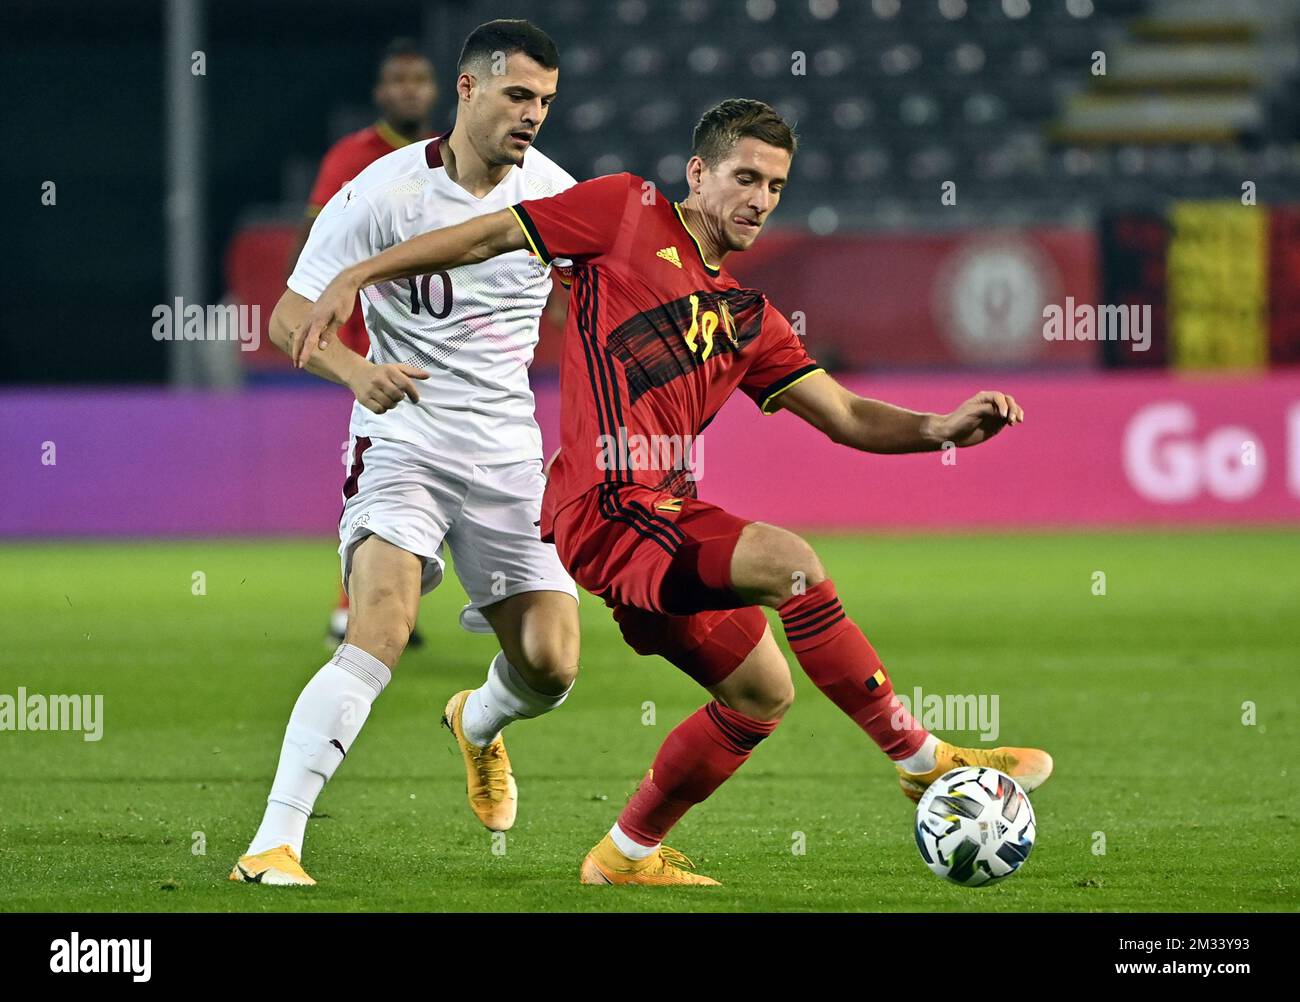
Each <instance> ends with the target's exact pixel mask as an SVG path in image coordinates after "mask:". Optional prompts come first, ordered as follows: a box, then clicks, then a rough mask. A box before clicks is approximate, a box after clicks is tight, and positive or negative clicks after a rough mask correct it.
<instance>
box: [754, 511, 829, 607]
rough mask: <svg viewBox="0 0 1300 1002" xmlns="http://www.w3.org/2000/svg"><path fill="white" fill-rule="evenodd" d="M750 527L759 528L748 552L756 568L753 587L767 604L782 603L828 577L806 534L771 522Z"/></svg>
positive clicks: (758, 597) (760, 600)
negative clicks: (799, 534) (805, 536)
mask: <svg viewBox="0 0 1300 1002" xmlns="http://www.w3.org/2000/svg"><path fill="white" fill-rule="evenodd" d="M750 528H754V529H757V530H758V531H756V532H755V533H754V534H753V536H752V538H751V541H750V547H749V551H748V554H747V562H748V563H749V564H750V565H751V566H752V567H753V568H754V570H753V572H751V575H750V576H751V578H752V589H751V591H752V593H753V596H754V597H755V598H756V599H757V600H758V601H759V602H761V603H762V604H763V605H768V606H773V607H775V606H779V605H780V604H781V603H782V602H784V601H785V600H786V599H788V598H789V597H790V596H791V595H796V594H799V593H800V591H801V590H802V589H805V588H812V587H815V586H816V585H819V584H821V583H822V582H823V581H825V580H826V569H825V568H824V567H823V566H822V562H821V560H820V559H818V557H817V553H816V551H815V550H814V549H813V548H812V546H811V544H809V543H808V541H807V540H805V539H804V538H803V537H801V536H798V535H796V534H795V533H793V532H790V531H789V530H787V529H781V528H778V527H776V526H771V525H763V526H757V525H756V526H751V527H750ZM746 531H747V532H748V529H747V530H746Z"/></svg>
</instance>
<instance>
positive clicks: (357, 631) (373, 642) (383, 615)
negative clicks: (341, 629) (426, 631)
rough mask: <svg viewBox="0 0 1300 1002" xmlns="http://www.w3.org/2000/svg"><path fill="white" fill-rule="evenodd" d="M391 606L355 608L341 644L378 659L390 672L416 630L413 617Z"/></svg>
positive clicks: (355, 606)
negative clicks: (353, 647) (360, 650)
mask: <svg viewBox="0 0 1300 1002" xmlns="http://www.w3.org/2000/svg"><path fill="white" fill-rule="evenodd" d="M394 605H395V603H392V602H389V603H385V604H380V605H371V604H366V605H362V606H359V607H358V606H357V605H356V604H354V605H353V607H352V610H351V614H350V615H349V616H348V632H347V636H346V638H345V640H344V642H345V643H349V644H352V645H354V646H356V647H360V648H361V649H362V650H363V651H365V652H366V653H368V654H371V655H373V656H374V657H376V658H378V659H379V660H380V661H382V662H383V663H384V664H385V665H387V666H388V668H389V670H391V669H392V668H393V667H395V666H396V664H397V659H398V658H400V657H401V656H402V652H403V651H404V650H406V644H407V642H408V641H409V640H410V639H411V631H412V630H413V629H415V616H414V614H413V613H407V612H405V611H404V610H402V609H401V608H394Z"/></svg>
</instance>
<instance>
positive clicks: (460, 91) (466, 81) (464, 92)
mask: <svg viewBox="0 0 1300 1002" xmlns="http://www.w3.org/2000/svg"><path fill="white" fill-rule="evenodd" d="M476 83H478V81H477V80H476V79H475V78H474V74H473V73H462V74H461V75H460V76H458V77H457V78H456V96H457V97H459V98H460V99H461V100H462V101H468V100H469V99H470V97H471V96H472V95H473V93H474V85H475V84H476Z"/></svg>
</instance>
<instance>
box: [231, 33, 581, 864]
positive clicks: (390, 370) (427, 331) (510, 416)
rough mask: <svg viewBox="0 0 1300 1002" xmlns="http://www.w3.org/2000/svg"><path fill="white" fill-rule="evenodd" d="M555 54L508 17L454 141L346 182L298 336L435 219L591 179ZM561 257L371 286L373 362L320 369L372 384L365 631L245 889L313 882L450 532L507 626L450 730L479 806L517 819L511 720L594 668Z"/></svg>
mask: <svg viewBox="0 0 1300 1002" xmlns="http://www.w3.org/2000/svg"><path fill="white" fill-rule="evenodd" d="M557 67H558V55H557V53H556V49H555V45H554V43H553V42H552V41H551V40H550V38H548V37H547V36H546V34H545V33H544V32H542V31H540V30H539V29H537V28H536V27H534V26H533V25H531V24H529V23H527V22H526V21H518V20H504V21H492V22H489V23H487V24H484V25H481V26H480V27H478V28H476V29H475V30H474V31H473V32H472V33H471V34H470V36H469V38H468V39H467V40H466V42H465V46H464V49H463V50H462V52H461V57H460V61H459V63H458V66H457V70H458V74H459V75H458V78H457V81H456V93H457V111H456V123H455V127H454V128H453V129H452V130H451V132H450V133H449V134H447V135H444V136H439V137H435V138H434V139H431V140H428V141H427V142H419V143H413V144H411V145H409V146H406V147H403V148H402V149H400V150H397V151H395V152H393V153H390V154H388V155H387V156H384V157H381V158H380V159H379V160H376V161H375V162H374V163H373V164H371V165H370V166H369V167H367V168H366V169H365V170H363V171H362V172H361V173H360V174H359V175H357V177H356V178H355V179H354V180H353V181H352V182H351V183H350V184H347V185H345V186H344V187H343V188H342V189H341V190H340V191H339V192H338V194H336V195H335V196H334V197H333V198H331V199H330V200H329V202H328V203H327V204H326V206H325V208H324V209H323V210H322V212H321V213H320V216H319V217H318V218H317V220H316V224H315V226H313V227H312V232H311V236H310V238H309V239H308V241H307V244H306V246H305V247H304V248H303V252H302V255H301V256H300V257H299V259H298V263H297V267H296V268H295V269H294V272H293V274H292V275H291V276H290V278H289V281H288V290H287V291H286V292H285V293H284V296H283V297H282V298H281V299H280V302H279V304H278V305H277V306H276V308H275V312H274V313H273V314H272V316H271V323H270V334H271V338H272V340H273V341H274V342H275V343H276V345H278V346H279V347H280V348H281V349H282V350H285V351H288V350H289V345H290V343H291V338H292V334H293V331H294V330H295V328H297V327H298V325H299V324H300V323H302V322H303V320H304V319H305V318H306V317H307V314H308V311H309V310H310V308H311V305H312V303H313V301H314V300H315V299H316V298H317V297H318V296H319V295H320V293H321V290H323V289H324V288H325V286H326V284H327V283H328V282H329V280H330V279H331V278H333V277H334V275H335V274H337V273H338V272H339V271H340V270H341V269H342V268H344V267H346V266H348V265H351V264H353V263H355V262H357V261H361V260H364V259H365V258H368V257H370V256H371V255H373V254H375V253H377V252H379V251H381V250H383V249H384V248H386V247H391V246H393V245H394V244H397V243H400V242H401V241H402V240H405V239H407V238H408V237H411V236H415V235H416V234H419V233H423V232H425V231H426V230H431V229H436V228H439V227H444V226H450V225H452V224H455V223H459V222H462V221H464V220H467V219H470V218H471V217H474V216H479V215H484V214H488V213H492V212H497V211H499V210H501V209H504V208H506V207H508V206H510V205H513V204H515V203H516V202H519V201H521V200H522V199H526V198H540V197H543V196H546V195H551V194H556V193H558V192H560V191H563V190H564V189H566V188H568V187H570V186H572V185H573V184H574V179H573V178H572V177H570V176H569V175H568V174H566V173H565V172H564V171H563V170H561V169H560V168H559V167H558V166H556V165H555V164H554V163H552V162H551V161H550V160H548V159H547V158H546V157H544V156H542V154H541V153H540V152H539V151H537V150H535V149H532V144H533V141H534V140H535V139H536V136H537V131H538V129H539V128H540V127H541V125H542V122H543V121H544V120H545V118H546V115H547V110H548V108H549V106H550V103H551V101H552V100H553V98H554V96H555V89H556V82H557V79H558V68H557ZM550 289H551V277H550V267H549V266H548V265H547V264H545V263H544V262H542V261H541V260H540V259H538V258H537V257H536V256H534V255H532V254H530V253H528V252H526V251H520V252H519V253H517V254H511V255H507V256H503V257H498V258H494V259H492V260H491V261H487V262H484V263H483V264H475V265H469V266H466V267H463V268H455V269H453V270H451V271H446V272H437V273H435V274H432V275H423V276H420V277H419V278H414V279H410V280H405V279H404V280H402V281H400V282H384V283H381V284H379V285H376V286H373V287H371V288H368V289H366V290H365V291H364V293H363V294H362V297H361V299H362V308H363V311H364V314H365V320H366V327H367V328H368V329H369V332H370V345H371V347H370V352H369V355H368V356H367V357H366V358H362V357H361V356H360V355H357V354H356V353H354V352H352V351H351V350H350V349H348V348H347V347H345V346H344V345H342V344H341V343H340V342H339V341H338V340H337V339H336V340H335V341H334V342H333V343H332V344H331V345H330V348H329V349H328V350H326V351H323V352H318V353H317V354H316V355H315V356H314V357H313V358H312V360H311V363H310V365H309V366H308V368H309V370H310V371H311V372H313V373H315V374H316V375H319V376H323V377H324V378H326V379H330V380H333V381H334V382H337V383H343V384H345V385H346V386H348V387H349V388H350V389H351V390H352V391H353V393H354V394H355V395H356V398H357V399H356V402H355V403H354V404H353V409H352V421H351V445H350V457H349V464H350V470H349V475H348V478H347V481H346V483H345V485H344V490H343V494H344V507H343V513H342V515H341V518H340V523H339V537H340V546H339V554H340V556H341V558H342V568H343V580H344V583H345V585H346V587H347V589H348V592H349V595H350V597H351V606H352V613H351V616H350V619H349V622H348V630H347V636H346V637H345V639H344V642H343V643H342V644H341V645H340V646H339V648H338V650H337V651H336V652H335V653H334V656H333V657H332V658H330V660H329V662H328V663H326V664H325V666H324V667H322V668H321V669H320V670H319V671H318V672H317V673H316V674H315V675H314V676H313V677H312V679H311V680H310V681H309V682H308V683H307V686H306V688H304V689H303V691H302V694H301V695H300V696H299V697H298V701H297V702H296V703H295V704H294V708H293V712H292V714H291V715H290V717H289V725H288V727H287V729H286V731H285V736H284V743H283V746H282V748H281V751H280V762H279V767H278V768H277V770H276V774H275V780H274V782H273V783H272V786H271V793H270V796H269V797H268V798H267V808H266V813H265V815H264V817H263V819H262V824H261V826H260V827H259V828H258V830H257V833H256V835H255V836H254V837H253V840H252V842H251V843H250V845H249V847H248V852H247V853H246V854H245V855H244V856H242V857H241V858H240V859H239V861H238V862H237V863H236V865H235V868H234V870H233V871H232V872H231V874H230V879H231V880H239V881H247V882H252V883H262V884H312V883H314V882H315V881H313V880H312V878H311V877H309V876H308V875H307V873H306V872H305V871H304V870H303V868H302V865H301V855H302V842H303V836H304V834H305V831H306V825H307V819H308V817H309V816H310V815H311V811H312V807H313V805H314V803H315V801H316V797H317V796H318V794H319V793H320V791H321V789H322V788H323V787H324V785H325V783H326V781H328V780H329V778H330V777H331V776H332V775H333V774H334V771H335V770H336V769H337V768H338V766H339V764H340V763H341V762H342V761H343V758H344V757H345V756H346V755H347V753H348V752H349V751H350V750H351V748H352V746H353V742H354V741H355V740H356V738H357V734H358V733H359V732H360V730H361V726H362V725H363V724H364V723H365V721H366V718H367V717H368V716H369V714H370V709H371V704H372V703H373V702H374V700H375V698H376V697H377V696H378V695H379V694H380V693H381V692H382V691H383V689H384V686H385V685H386V684H387V683H388V681H389V679H390V678H391V672H392V670H393V667H394V666H395V665H396V663H397V660H398V657H399V656H400V655H401V653H402V650H403V648H404V647H405V646H406V642H407V639H408V637H409V636H410V633H411V629H412V627H413V626H414V624H415V618H416V612H417V609H418V606H419V601H420V596H421V595H422V594H424V593H426V592H428V591H429V590H430V589H432V588H434V587H435V586H436V585H437V584H438V583H439V581H440V580H441V579H442V575H443V570H444V564H443V560H442V557H441V551H442V547H443V544H444V543H446V544H447V546H448V547H449V548H450V549H451V553H452V556H453V558H454V560H455V565H456V573H457V576H458V577H459V578H460V582H461V584H462V586H463V587H464V588H465V591H466V593H467V594H468V595H469V598H470V603H469V605H468V606H466V607H465V609H464V610H463V611H462V613H461V623H462V625H463V626H465V628H466V629H470V630H475V631H477V632H486V631H488V630H491V631H492V632H495V633H496V635H497V638H498V640H499V642H500V644H501V651H500V653H498V654H497V655H496V657H495V658H494V659H493V660H492V663H491V665H490V666H489V668H488V675H487V680H486V681H485V682H484V684H483V685H482V686H480V687H479V688H478V689H474V690H465V691H463V692H458V693H456V694H455V695H454V696H452V698H451V700H450V702H448V703H447V706H446V708H445V710H444V714H443V723H444V724H446V725H447V726H448V727H449V728H450V729H451V731H452V733H453V734H454V735H455V738H456V741H457V743H458V744H459V745H460V748H461V752H462V756H463V758H464V761H465V768H466V777H467V791H468V794H469V802H470V806H471V808H472V809H473V810H474V812H475V814H476V815H477V816H478V818H479V820H481V821H482V822H483V824H484V825H486V826H487V827H488V828H490V829H492V830H493V831H504V830H506V829H508V828H510V826H511V825H512V824H514V820H515V806H516V795H517V794H516V787H515V781H514V777H513V775H512V774H511V769H510V760H509V758H508V757H507V756H506V750H505V744H504V742H503V740H502V738H501V730H502V728H504V727H505V726H506V725H507V724H508V723H510V722H511V721H513V720H518V719H521V718H528V717H537V716H540V715H541V714H543V713H546V712H548V711H549V710H553V709H555V708H556V707H557V706H559V705H560V704H561V703H563V702H564V700H565V697H566V696H567V695H568V693H569V690H570V688H571V687H572V685H573V681H574V678H575V677H576V675H577V671H578V606H577V590H576V588H575V587H574V584H573V581H572V579H571V578H570V577H569V575H568V574H567V573H566V572H565V570H564V568H563V567H562V566H561V564H560V561H559V559H558V558H557V557H556V555H555V548H554V547H553V546H551V545H549V544H546V543H543V542H542V541H541V539H540V536H539V530H538V528H537V525H538V519H539V518H540V517H541V498H542V490H543V487H544V486H545V478H544V475H543V470H542V460H541V453H542V442H541V433H540V432H539V430H538V428H537V423H536V421H535V419H534V416H533V396H532V392H531V391H530V389H529V385H528V366H529V363H530V362H531V361H532V357H533V349H534V346H535V345H536V343H537V330H538V320H539V317H540V315H541V312H542V309H543V307H544V306H545V304H546V299H547V296H548V294H549V292H550Z"/></svg>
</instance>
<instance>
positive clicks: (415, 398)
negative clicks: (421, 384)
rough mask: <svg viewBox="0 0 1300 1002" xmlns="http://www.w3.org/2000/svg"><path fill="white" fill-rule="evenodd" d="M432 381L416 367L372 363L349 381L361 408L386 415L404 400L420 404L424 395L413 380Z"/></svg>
mask: <svg viewBox="0 0 1300 1002" xmlns="http://www.w3.org/2000/svg"><path fill="white" fill-rule="evenodd" d="M428 378H429V374H428V373H427V372H425V371H424V370H423V369H417V368H416V367H415V366H413V365H400V364H397V363H393V364H389V365H375V364H374V363H368V364H367V365H365V366H364V367H363V368H361V369H360V370H358V372H357V374H356V375H355V376H353V377H352V378H351V379H349V380H348V389H350V390H351V391H352V392H353V393H354V394H356V397H357V400H359V401H360V402H361V406H363V407H365V408H366V409H367V410H371V411H374V412H375V413H376V414H382V413H384V411H388V410H392V409H393V408H394V407H396V406H397V405H398V404H399V403H401V401H402V399H403V398H406V399H408V400H410V401H411V403H418V402H419V400H420V394H419V393H417V392H416V390H415V383H413V382H411V380H413V379H428Z"/></svg>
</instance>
